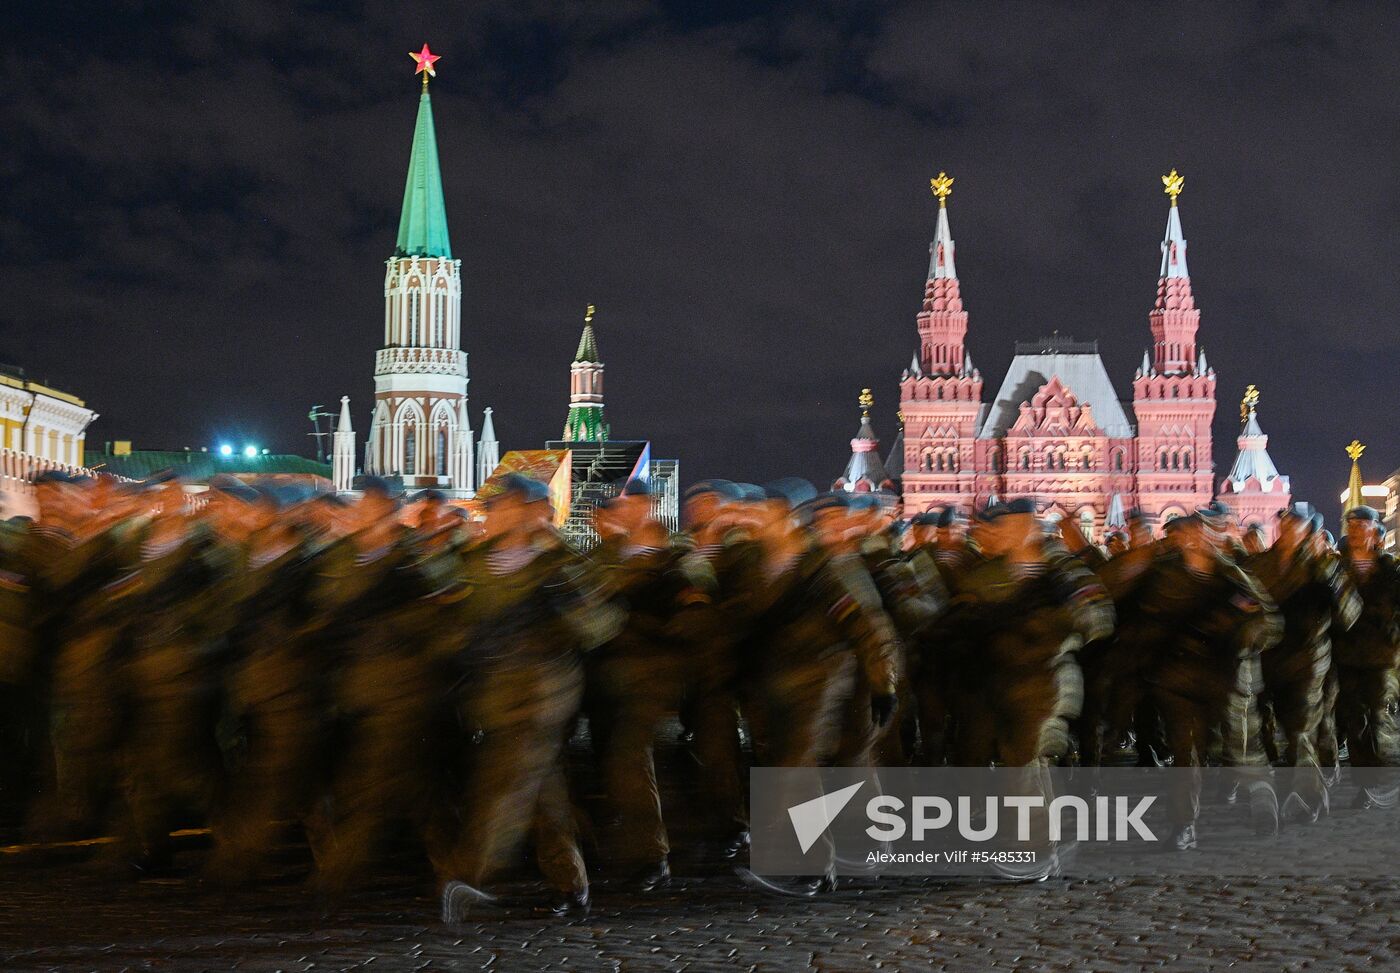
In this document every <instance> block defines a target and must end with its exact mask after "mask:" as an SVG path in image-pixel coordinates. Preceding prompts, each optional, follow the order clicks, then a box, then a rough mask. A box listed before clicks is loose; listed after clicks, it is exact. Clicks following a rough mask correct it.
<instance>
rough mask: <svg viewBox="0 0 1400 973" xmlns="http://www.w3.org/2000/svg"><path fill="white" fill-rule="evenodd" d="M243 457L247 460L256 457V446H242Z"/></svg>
mask: <svg viewBox="0 0 1400 973" xmlns="http://www.w3.org/2000/svg"><path fill="white" fill-rule="evenodd" d="M243 455H244V456H246V457H248V458H249V459H252V458H253V457H254V456H256V455H258V447H256V446H244V447H243Z"/></svg>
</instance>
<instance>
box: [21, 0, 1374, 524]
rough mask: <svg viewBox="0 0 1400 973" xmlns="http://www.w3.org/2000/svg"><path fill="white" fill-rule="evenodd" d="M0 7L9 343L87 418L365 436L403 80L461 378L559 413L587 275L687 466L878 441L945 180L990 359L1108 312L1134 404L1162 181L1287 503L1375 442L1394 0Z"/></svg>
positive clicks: (186, 433)
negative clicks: (352, 419)
mask: <svg viewBox="0 0 1400 973" xmlns="http://www.w3.org/2000/svg"><path fill="white" fill-rule="evenodd" d="M51 7H53V5H27V6H24V5H11V8H10V9H8V10H7V11H6V12H5V13H3V14H0V17H2V18H5V20H3V21H0V84H3V90H4V91H5V92H7V94H6V96H5V97H4V99H2V100H0V131H3V132H5V135H6V137H5V140H4V141H3V143H0V183H3V185H4V186H5V205H4V207H3V208H2V209H0V287H3V292H4V294H5V295H6V298H7V300H6V301H5V303H4V305H3V307H0V359H14V360H18V361H21V362H23V363H24V364H25V365H27V366H28V367H29V368H30V369H31V370H32V371H33V372H35V373H36V374H38V375H41V376H42V375H48V376H49V377H50V378H51V379H52V380H53V381H54V382H56V383H61V384H62V385H63V386H64V387H66V388H70V389H72V390H73V391H76V392H78V393H79V394H82V395H84V396H86V397H87V398H88V400H89V401H90V403H91V404H92V405H93V406H94V407H95V408H96V409H98V410H99V411H100V412H102V413H103V418H102V419H101V420H100V422H99V425H98V426H97V427H95V429H94V430H93V438H94V439H95V440H101V439H103V438H118V437H120V438H133V439H135V440H136V441H137V442H138V444H146V445H152V446H157V445H158V446H181V445H201V444H204V443H207V442H210V441H211V440H212V439H213V438H214V437H215V436H218V435H225V434H232V433H233V432H237V433H238V434H240V435H247V436H249V437H252V438H256V439H257V440H259V441H261V442H265V443H268V444H271V445H273V446H275V447H276V448H279V449H285V450H304V449H306V448H307V446H308V443H309V440H308V439H307V438H306V437H305V433H306V432H307V431H309V425H308V424H307V423H306V422H305V415H306V412H307V409H308V408H309V406H310V405H311V404H312V403H313V402H323V403H328V402H333V401H335V400H336V399H337V398H338V396H339V395H340V394H342V393H343V392H348V393H349V394H351V395H352V397H353V399H354V401H355V403H356V404H357V417H359V418H360V421H361V422H362V423H367V417H368V404H369V398H370V394H371V388H372V385H371V367H372V365H371V363H372V360H373V353H374V350H375V348H376V347H377V346H378V343H379V340H380V337H381V336H380V327H381V323H380V320H381V315H382V311H381V307H382V305H381V301H382V274H383V260H384V258H385V257H387V256H388V254H389V251H390V249H391V247H392V241H393V235H394V230H395V227H396V222H397V209H398V204H399V202H400V196H401V193H402V186H403V173H404V167H405V165H406V163H407V152H408V141H409V136H410V133H411V130H412V124H413V111H414V98H415V94H416V89H415V85H414V81H413V78H412V74H411V69H412V65H411V62H410V61H409V59H408V58H407V56H406V52H407V51H408V50H409V49H410V48H417V46H418V45H420V44H421V43H422V41H423V40H424V39H425V38H426V39H427V40H428V41H429V42H430V43H431V44H432V45H433V47H434V49H435V50H438V51H440V52H441V53H442V54H443V55H444V57H443V61H442V62H441V63H440V65H439V67H440V68H441V74H440V77H439V80H438V81H437V82H436V83H435V85H434V93H435V97H434V108H435V112H436V118H437V126H438V133H439V144H440V147H441V150H442V153H443V168H444V174H445V181H446V192H447V199H448V206H449V221H450V226H451V231H452V238H453V245H454V249H455V250H456V251H457V254H458V255H459V256H461V257H462V259H463V265H464V274H465V278H466V287H465V295H464V313H465V315H466V321H467V329H466V346H467V350H468V351H469V352H470V354H471V371H472V401H473V405H474V412H475V414H476V416H477V421H478V422H479V421H480V420H479V415H480V411H479V410H480V408H481V407H482V406H484V405H492V406H494V407H495V409H496V414H497V417H498V429H499V430H500V432H501V434H502V436H503V437H504V439H505V441H506V445H507V446H533V445H537V444H539V443H540V442H542V441H543V440H544V439H546V438H550V437H552V436H555V435H557V434H558V431H559V427H560V425H561V424H562V422H563V417H564V412H565V399H566V391H567V381H566V375H567V368H568V359H569V357H570V354H571V352H572V350H573V347H574V345H575V343H576V341H577V331H578V328H579V326H580V317H581V311H582V308H583V305H584V304H586V303H588V302H593V303H596V304H597V305H598V306H599V309H600V311H599V319H598V325H599V341H600V345H601V349H602V352H603V355H604V358H605V359H606V360H607V363H608V383H609V386H608V404H609V410H610V412H611V418H612V421H613V427H614V429H615V430H616V431H617V432H618V434H620V435H636V436H649V437H651V438H653V439H654V440H655V441H656V442H657V445H658V448H659V449H660V451H661V452H662V453H663V454H674V455H678V456H680V457H681V459H682V462H683V464H684V467H683V468H684V469H685V470H688V471H689V472H688V473H687V476H688V477H689V476H698V475H700V474H703V473H711V472H724V473H730V474H733V475H736V476H743V477H754V478H758V477H768V476H774V475H777V474H779V473H782V472H788V471H796V472H800V473H803V474H805V475H808V476H810V477H812V478H813V479H816V480H826V479H829V478H831V477H832V476H834V475H836V474H837V472H839V470H840V469H841V468H842V466H843V464H844V462H845V458H846V453H847V449H848V447H847V440H848V438H849V437H850V435H851V434H852V433H853V432H854V427H855V420H856V415H857V413H856V410H855V403H854V399H855V394H856V392H857V391H858V390H859V389H860V388H861V387H862V386H866V385H869V386H872V387H873V388H874V389H875V390H876V394H877V399H878V406H877V413H876V417H877V427H878V429H879V430H880V431H881V432H882V433H884V434H885V435H886V436H887V437H888V436H889V435H890V434H891V433H892V432H893V423H894V419H893V413H894V408H895V404H896V398H897V386H896V382H897V378H898V374H899V371H900V369H901V368H902V367H903V366H904V364H905V363H906V362H907V361H908V358H909V353H910V351H911V349H912V348H913V347H914V345H915V341H916V336H915V330H914V314H915V312H916V311H917V308H918V302H919V299H920V297H921V293H922V277H923V273H924V271H925V268H926V260H927V256H926V254H927V245H928V238H929V236H930V232H931V228H932V222H933V215H934V213H933V206H932V202H931V200H930V199H929V197H928V193H927V188H926V187H927V179H928V176H929V175H930V174H931V173H932V172H934V171H936V170H937V169H939V168H943V169H947V170H948V171H949V172H950V173H952V174H954V175H955V176H956V177H957V179H958V183H957V192H956V193H955V195H954V199H953V204H952V205H953V210H952V217H953V229H954V234H955V236H956V238H957V240H958V244H959V249H958V269H959V272H960V274H961V276H962V280H963V286H964V295H965V298H966V300H967V305H968V309H969V311H970V313H971V334H970V338H969V344H970V347H971V350H972V353H973V355H974V357H975V358H976V360H977V362H978V364H979V366H980V367H981V369H982V371H983V373H984V375H986V376H987V378H988V381H989V382H990V383H995V382H996V381H998V380H999V378H1000V372H1001V370H1002V369H1003V368H1004V367H1005V365H1006V363H1007V362H1008V361H1009V358H1010V355H1011V350H1012V343H1013V342H1014V341H1015V340H1016V339H1017V338H1022V339H1026V338H1033V337H1035V336H1037V335H1039V334H1042V333H1048V332H1050V331H1052V330H1059V331H1061V332H1062V333H1065V332H1068V333H1072V334H1074V335H1076V336H1079V337H1096V338H1098V339H1099V341H1100V345H1101V348H1102V350H1103V353H1104V356H1105V358H1106V360H1107V362H1108V364H1109V367H1110V370H1111V372H1112V374H1113V377H1114V379H1115V381H1116V382H1117V384H1118V389H1119V392H1120V394H1127V393H1128V392H1129V381H1130V379H1131V375H1132V371H1133V369H1134V367H1135V366H1136V364H1137V362H1138V360H1139V359H1140V357H1141V354H1142V348H1143V347H1144V346H1145V345H1146V344H1147V342H1148V340H1149V339H1148V330H1147V310H1148V308H1149V306H1150V303H1151V300H1152V297H1153V293H1154V289H1155V274H1156V268H1157V262H1158V253H1157V241H1158V239H1159V238H1160V234H1161V227H1162V223H1163V221H1164V218H1165V205H1164V203H1165V201H1164V199H1163V197H1162V196H1161V194H1160V192H1159V188H1160V187H1159V186H1158V184H1157V175H1158V174H1159V173H1160V172H1162V171H1165V169H1167V168H1169V167H1171V166H1176V167H1178V168H1180V169H1181V170H1182V171H1183V172H1185V173H1186V174H1187V190H1186V195H1185V196H1184V197H1183V199H1182V207H1183V211H1182V212H1183V219H1184V223H1185V227H1186V232H1187V236H1188V238H1189V240H1190V243H1191V249H1190V260H1191V269H1192V273H1193V280H1194V284H1195V289H1196V294H1197V298H1198V301H1199V304H1200V306H1201V308H1202V328H1201V341H1202V343H1203V344H1204V345H1205V347H1206V348H1207V351H1208V354H1209V356H1210V358H1211V361H1212V364H1213V365H1214V366H1215V368H1216V369H1217V371H1218V372H1219V375H1220V397H1221V408H1220V410H1219V421H1218V422H1217V424H1216V432H1217V437H1218V440H1217V442H1218V445H1217V451H1216V458H1217V462H1218V463H1219V464H1221V465H1224V464H1228V462H1229V461H1230V458H1231V457H1232V456H1233V452H1234V447H1233V438H1234V435H1235V432H1236V427H1235V418H1234V417H1235V408H1234V402H1235V399H1236V398H1237V395H1238V393H1239V391H1240V390H1241V389H1242V388H1243V387H1244V385H1245V384H1246V383H1249V382H1253V383H1255V384H1257V385H1259V386H1260V388H1261V389H1262V390H1263V393H1264V400H1263V403H1262V406H1261V413H1260V415H1261V419H1262V420H1263V422H1264V425H1265V428H1266V429H1267V430H1268V431H1269V432H1270V434H1271V441H1270V449H1271V451H1272V453H1273V455H1274V457H1275V459H1276V461H1277V462H1278V464H1279V466H1280V467H1281V468H1282V469H1283V470H1284V471H1285V472H1288V473H1291V474H1292V475H1293V477H1294V484H1295V490H1296V492H1298V493H1299V494H1301V495H1305V496H1312V497H1315V498H1318V499H1321V500H1322V501H1324V502H1327V501H1328V500H1330V497H1331V496H1333V495H1335V492H1336V491H1337V490H1339V489H1340V488H1341V487H1342V486H1343V485H1344V483H1345V479H1346V468H1347V463H1346V458H1345V455H1344V454H1343V453H1342V451H1341V447H1342V446H1343V444H1345V443H1346V442H1347V441H1349V440H1350V439H1351V438H1352V437H1353V436H1358V437H1360V438H1361V439H1363V440H1366V441H1369V442H1372V443H1373V446H1372V448H1371V450H1370V452H1368V454H1367V458H1366V462H1367V470H1368V472H1369V475H1370V477H1371V478H1373V479H1374V478H1379V477H1380V476H1381V475H1383V474H1384V473H1386V472H1388V471H1389V470H1390V469H1391V468H1393V467H1395V466H1397V465H1400V449H1397V446H1396V444H1395V442H1394V439H1393V437H1391V436H1390V423H1389V417H1388V415H1387V410H1386V408H1385V406H1384V403H1385V402H1386V401H1387V400H1388V397H1389V393H1390V392H1391V391H1392V390H1393V388H1394V381H1393V379H1392V376H1393V375H1394V374H1395V372H1396V368H1397V365H1398V364H1400V362H1397V360H1396V359H1397V352H1396V348H1397V341H1396V339H1397V337H1400V334H1398V333H1397V332H1398V331H1400V329H1397V326H1396V324H1395V322H1394V317H1393V313H1394V312H1393V310H1392V309H1393V308H1394V307H1396V306H1397V305H1400V293H1397V291H1400V279H1397V275H1396V274H1395V272H1394V270H1393V267H1392V265H1393V263H1394V254H1395V253H1396V252H1397V245H1398V244H1400V240H1397V227H1398V226H1400V220H1397V216H1400V212H1398V211H1400V194H1398V193H1397V188H1396V183H1395V180H1394V178H1393V176H1392V169H1393V162H1392V160H1393V159H1394V158H1395V155H1396V149H1397V147H1400V146H1397V142H1400V135H1397V133H1400V124H1397V122H1400V117H1397V116H1400V107H1397V104H1396V103H1395V102H1394V99H1393V95H1392V93H1393V92H1394V91H1395V90H1396V88H1397V82H1400V78H1398V77H1397V74H1400V61H1397V59H1395V58H1394V57H1393V54H1392V52H1393V50H1394V48H1395V44H1396V41H1397V40H1400V38H1398V37H1397V26H1400V15H1397V14H1396V13H1395V12H1394V11H1392V10H1390V9H1388V8H1386V7H1384V6H1381V5H1360V4H1358V5H1328V6H1319V5H1313V4H1306V5H1305V4H1296V5H1276V4H1259V5H1248V4H1214V3H1211V4H1173V5H1171V6H1157V5H1146V4H1135V5H1123V4H1102V5H1097V4H1067V5H1063V6H1060V5H1050V4H1014V3H1006V4H977V5H972V4H947V5H943V4H931V3H922V2H915V3H907V4H900V3H872V4H859V5H847V4H820V3H806V2H804V3H786V4H773V5H762V4H753V3H716V4H695V3H681V2H677V3H671V2H659V3H641V2H637V3H618V4H609V5H602V4H592V3H590V4H583V3H579V4H572V3H554V2H545V0H535V2H528V3H518V2H511V3H498V4H489V3H488V4H472V5H460V6H459V5H445V4H441V3H438V4H427V3H418V2H410V3H399V4H393V5H385V4H368V3H362V4H345V3H317V4H301V5H298V6H295V7H293V6H291V5H288V4H285V3H274V2H270V0H253V2H249V0H244V2H240V3H238V4H177V3H169V4H149V3H135V2H132V3H101V4H68V5H64V6H63V7H62V9H61V11H59V10H54V9H50V8H51Z"/></svg>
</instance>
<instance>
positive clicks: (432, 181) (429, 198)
mask: <svg viewBox="0 0 1400 973" xmlns="http://www.w3.org/2000/svg"><path fill="white" fill-rule="evenodd" d="M425 77H426V76H425ZM394 256H396V257H445V258H447V259H449V260H450V259H451V258H452V244H451V243H450V242H449V241H448V239H447V207H446V205H445V204H444V203H443V198H442V170H441V169H440V168H439V167H438V151H437V136H436V135H435V134H434V132H433V105H432V102H431V101H430V100H429V98H428V89H427V87H426V86H424V88H423V94H422V96H421V97H420V98H419V99H418V123H417V124H416V125H414V127H413V154H412V155H411V156H409V160H408V182H407V183H406V184H405V185H404V190H403V215H402V216H401V217H399V240H398V245H397V246H396V247H395V248H394Z"/></svg>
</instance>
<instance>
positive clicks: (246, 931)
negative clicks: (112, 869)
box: [0, 853, 1400, 971]
mask: <svg viewBox="0 0 1400 973" xmlns="http://www.w3.org/2000/svg"><path fill="white" fill-rule="evenodd" d="M181 857H182V858H183V859H187V860H190V859H193V860H194V861H192V862H190V864H197V858H198V854H197V853H191V854H186V855H183V856H181ZM192 876H193V869H191V876H190V877H184V878H180V877H177V878H171V879H164V880H159V881H155V880H151V881H144V882H129V881H120V880H118V879H116V878H114V877H112V876H111V874H110V873H108V872H106V871H104V870H103V869H101V868H99V867H98V866H96V865H92V864H87V865H84V864H61V865H60V864H52V863H48V864H42V865H34V864H30V865H25V864H7V865H6V866H4V870H3V872H0V966H3V968H4V969H5V970H30V969H36V970H37V969H94V970H122V969H134V970H147V969H150V970H186V969H189V970H194V969H210V970H224V969H238V970H341V969H358V968H363V969H373V970H420V969H421V970H428V969H448V968H453V969H489V970H673V969H674V970H721V969H725V970H732V969H752V970H789V969H794V970H795V969H817V970H857V969H875V968H880V969H898V970H909V969H954V970H989V969H992V970H995V969H1023V968H1032V967H1033V968H1037V969H1074V970H1084V971H1087V970H1122V969H1168V970H1211V969H1225V968H1237V969H1238V968H1249V969H1268V970H1281V969H1284V968H1290V969H1304V970H1306V969H1317V970H1329V971H1330V970H1338V969H1367V970H1383V969H1396V968H1400V955H1397V954H1400V932H1397V931H1396V928H1395V918H1396V915H1397V912H1398V911H1400V889H1397V885H1396V883H1394V882H1390V881H1381V880H1376V881H1352V882H1347V883H1340V882H1338V883H1333V882H1329V881H1325V880H1324V881H1317V880H1307V881H1303V880H1293V881H1290V880H1283V879H1272V880H1249V881H1225V880H1221V879H1201V878H1194V879H1181V878H1174V879H1157V880H1132V881H1092V882H1067V881H1062V880H1052V881H1048V882H1045V883H1041V884H1038V885H1009V884H1001V883H995V882H991V881H975V880H967V881H961V882H956V883H954V882H942V883H933V882H919V881H916V880H899V881H886V882H883V883H879V884H877V883H875V882H873V881H864V882H853V881H848V882H846V883H845V885H844V886H843V888H842V890H841V891H838V892H836V893H833V894H831V895H829V896H827V897H825V898H822V899H820V900H814V901H797V900H787V899H773V898H768V897H765V896H763V895H762V894H760V893H757V892H754V891H751V890H749V889H747V888H744V887H742V886H740V885H739V884H738V883H737V882H735V881H734V880H733V879H732V878H730V877H728V876H726V875H719V874H713V873H711V874H696V875H682V876H680V877H678V879H677V881H676V883H675V884H674V885H673V887H672V888H671V889H669V890H667V891H665V892H662V893H659V894H658V895H657V896H656V897H648V898H645V899H642V898H638V897H635V896H628V895H623V894H618V893H613V894H610V893H609V890H608V889H607V888H606V883H599V885H598V888H597V889H596V903H595V907H594V910H593V912H592V914H591V915H589V916H588V917H586V918H583V919H578V920H572V921H563V922H561V921H557V920H553V919H549V918H543V917H537V916H535V915H532V914H531V913H529V912H528V911H523V912H519V913H514V914H508V915H505V916H491V917H481V918H473V919H472V920H471V921H468V922H467V923H464V924H462V925H460V926H455V927H453V926H444V925H442V924H440V923H439V922H437V921H436V918H435V913H436V911H437V904H436V902H435V901H434V900H433V899H432V898H430V897H429V895H428V888H429V882H428V880H427V879H418V878H415V877H414V876H411V875H406V874H405V875H399V876H396V877H394V878H392V879H390V880H386V881H385V883H384V884H383V885H382V886H381V887H378V888H374V889H370V890H367V891H365V892H363V893H361V894H359V895H357V896H356V897H355V898H354V899H352V900H351V901H350V902H349V903H348V904H347V905H346V906H344V907H343V908H341V909H339V910H337V911H335V912H333V913H330V914H325V913H324V912H323V911H322V909H321V908H320V907H319V906H318V904H317V903H316V901H315V900H314V899H313V898H312V897H311V896H310V895H309V894H308V893H306V892H304V891H303V890H302V889H301V887H300V885H299V884H297V883H295V882H293V881H290V880H289V881H286V882H281V883H276V884H273V885H271V886H269V887H266V888H263V889H259V890H246V891H239V892H236V893H227V892H221V891H218V890H215V889H211V888H208V887H206V886H203V885H202V884H201V883H200V882H199V881H198V880H197V879H196V878H194V877H192Z"/></svg>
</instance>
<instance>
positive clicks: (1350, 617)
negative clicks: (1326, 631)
mask: <svg viewBox="0 0 1400 973" xmlns="http://www.w3.org/2000/svg"><path fill="white" fill-rule="evenodd" d="M1324 565H1325V566H1324V568H1323V578H1324V581H1325V583H1326V584H1327V587H1328V589H1329V590H1330V591H1331V593H1332V624H1333V626H1334V627H1336V628H1338V629H1340V630H1341V631H1344V632H1345V631H1346V630H1348V629H1350V628H1351V627H1352V626H1353V625H1355V624H1356V620H1357V619H1358V618H1360V617H1361V609H1362V607H1363V605H1362V602H1361V594H1360V592H1358V591H1357V590H1356V585H1354V584H1352V583H1351V575H1349V574H1347V572H1346V570H1345V569H1344V568H1343V567H1342V561H1341V558H1338V557H1329V558H1327V559H1326V561H1325V562H1324Z"/></svg>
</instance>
